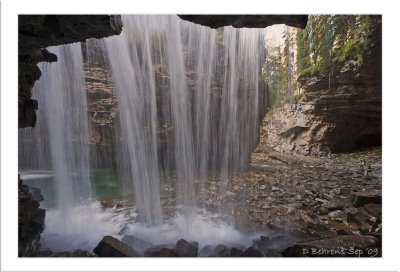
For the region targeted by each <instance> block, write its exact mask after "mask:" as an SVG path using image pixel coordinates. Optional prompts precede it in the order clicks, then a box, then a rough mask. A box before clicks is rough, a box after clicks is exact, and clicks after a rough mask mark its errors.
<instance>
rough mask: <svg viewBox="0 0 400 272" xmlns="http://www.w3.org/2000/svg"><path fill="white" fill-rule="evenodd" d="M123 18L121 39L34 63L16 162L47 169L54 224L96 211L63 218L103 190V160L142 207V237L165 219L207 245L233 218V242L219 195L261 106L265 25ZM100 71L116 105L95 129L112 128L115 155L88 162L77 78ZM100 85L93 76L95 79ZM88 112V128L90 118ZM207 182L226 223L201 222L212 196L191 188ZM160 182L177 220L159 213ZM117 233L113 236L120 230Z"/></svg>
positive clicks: (254, 129)
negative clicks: (30, 122)
mask: <svg viewBox="0 0 400 272" xmlns="http://www.w3.org/2000/svg"><path fill="white" fill-rule="evenodd" d="M122 20H123V25H124V27H123V31H122V33H121V35H119V36H113V37H109V38H104V39H100V40H96V39H90V40H88V41H86V42H85V43H84V44H72V45H65V46H59V47H53V48H50V49H49V50H50V51H51V52H53V53H55V54H56V55H57V56H58V62H56V63H52V64H41V65H40V69H41V70H42V77H41V79H40V80H39V81H38V82H37V83H36V84H35V87H34V91H33V93H34V95H35V97H34V98H35V99H37V100H38V101H39V110H38V123H37V126H36V128H34V129H25V130H24V131H22V132H21V134H20V139H19V144H20V168H33V169H41V170H50V171H53V172H54V179H55V191H56V202H57V207H58V209H59V212H60V214H57V216H54V215H51V216H52V218H53V219H52V221H51V222H49V226H52V227H53V228H58V226H59V224H58V219H57V218H62V219H63V221H64V224H63V225H64V226H67V225H68V223H71V222H72V221H73V220H75V221H76V222H75V223H74V224H79V222H78V221H79V220H80V222H81V223H80V224H87V220H88V218H90V217H91V216H92V215H91V211H92V210H91V209H92V208H95V209H100V208H99V205H96V204H93V203H92V204H91V206H90V205H89V206H85V207H86V208H82V210H80V212H82V213H83V214H84V215H83V214H82V215H78V212H79V211H77V210H75V213H76V215H77V216H76V217H75V218H74V217H73V216H71V215H70V213H71V212H70V211H71V207H74V206H76V205H75V204H77V203H79V202H78V200H80V199H82V200H85V199H88V198H89V197H90V195H91V194H93V196H96V197H98V192H96V190H95V189H96V188H93V192H92V190H91V186H90V175H89V174H90V171H93V172H95V170H96V171H97V169H93V168H96V167H99V165H100V164H97V162H101V167H108V168H112V169H114V168H115V171H117V172H118V176H119V177H120V178H121V179H120V181H119V182H123V183H124V187H123V190H125V191H129V190H132V191H133V192H134V193H132V194H131V197H132V196H133V198H134V199H133V200H134V201H133V202H134V205H135V209H132V213H133V212H135V213H136V214H137V217H136V219H135V220H136V222H139V223H140V224H144V225H145V226H146V227H147V228H148V230H149V231H147V230H146V231H144V232H143V233H147V235H148V236H149V237H150V238H149V239H154V240H156V237H152V235H153V234H151V233H153V232H154V231H155V230H157V228H159V229H169V228H167V227H166V225H165V224H164V223H166V222H167V221H168V220H167V219H169V221H168V222H170V223H171V222H172V224H173V226H174V231H173V233H175V234H174V235H177V236H180V237H191V238H192V239H197V238H196V237H198V236H199V235H202V237H203V240H207V241H214V240H215V241H216V239H217V238H219V237H216V236H215V235H219V236H221V237H222V234H221V233H223V229H227V227H226V226H228V225H230V227H229V228H230V231H232V233H235V234H232V235H233V236H234V237H236V238H237V239H239V236H240V235H239V233H238V232H237V231H236V230H234V229H233V228H232V226H234V224H233V223H234V222H233V214H234V207H233V203H231V202H230V201H228V200H227V197H226V195H227V193H229V192H228V190H229V182H228V181H229V179H230V177H231V176H232V175H233V174H235V173H237V172H239V171H243V170H245V169H246V168H247V167H248V165H249V161H250V155H251V153H252V151H253V149H254V148H255V147H256V145H257V143H258V135H259V126H260V124H261V120H262V117H263V115H264V114H265V112H266V88H265V86H264V85H263V82H262V80H261V73H262V66H263V64H264V61H265V56H264V49H265V48H264V36H263V30H260V29H235V28H232V27H224V28H220V29H210V28H208V27H203V26H200V25H196V24H193V23H190V22H186V21H182V20H181V19H179V17H178V16H172V15H133V16H129V15H126V16H122ZM82 49H83V56H82ZM99 60H101V61H100V62H101V64H99ZM99 65H100V66H101V68H99V67H97V68H96V66H99ZM83 67H85V70H84V69H83ZM95 69H97V70H96V71H102V73H103V74H107V75H108V74H109V75H111V80H112V88H110V89H109V90H108V91H110V92H113V94H112V95H115V97H116V101H117V102H116V105H115V109H112V110H114V112H115V122H113V123H112V125H109V126H108V127H107V124H101V126H103V128H107V129H109V130H110V131H112V134H113V135H114V136H113V137H112V141H111V142H112V145H113V147H112V148H109V149H110V150H111V149H112V150H113V151H112V152H109V153H106V154H107V155H104V156H103V157H102V158H97V157H94V158H91V159H90V156H89V154H92V156H99V155H98V154H100V153H101V152H97V151H98V149H99V148H100V147H99V146H97V145H96V144H93V142H90V141H91V140H90V139H92V138H93V137H91V136H90V134H91V133H90V132H91V131H90V129H89V128H90V126H89V125H88V122H87V121H88V101H87V99H86V93H89V90H88V87H87V85H86V93H85V84H84V83H85V82H84V76H85V77H86V78H88V77H92V79H93V77H95V74H96V73H92V74H90V71H91V70H92V71H94V70H95ZM84 71H85V72H84ZM101 80H103V81H107V80H104V79H101ZM93 82H94V83H93ZM86 83H88V81H86ZM96 84H97V83H96V82H95V81H92V83H91V86H92V87H93V86H97V85H96ZM101 84H103V85H101V86H104V84H106V83H101ZM99 86H100V85H99ZM93 88H94V89H95V88H101V87H93ZM114 92H115V93H114ZM90 99H92V98H89V103H91V100H90ZM91 114H92V112H91ZM96 114H97V113H96ZM90 118H91V126H92V128H93V126H94V124H93V115H90ZM92 131H93V130H92ZM89 143H90V148H91V150H89ZM89 151H90V152H89ZM107 152H108V151H107ZM93 154H94V155H93ZM110 154H113V156H114V157H113V158H111V157H110ZM107 163H108V165H107ZM94 165H95V166H94ZM106 178H108V177H106ZM210 180H213V181H214V180H217V186H218V187H219V190H218V193H217V194H216V195H214V196H213V197H214V199H213V201H214V202H215V204H216V206H217V209H215V210H212V211H211V212H218V213H219V214H221V215H223V216H224V218H225V222H224V223H223V224H222V223H221V224H216V223H215V222H213V223H212V224H211V225H205V226H203V225H202V224H203V223H202V222H203V221H204V218H205V216H203V215H201V216H200V217H199V213H200V212H201V210H204V209H206V208H207V203H206V201H204V200H203V199H199V198H198V193H199V192H200V191H201V190H207V186H209V185H208V184H207V183H208V182H209V181H210ZM95 182H96V181H95V180H94V184H95ZM125 183H126V184H125ZM165 184H168V185H172V186H173V189H172V193H168V194H170V195H168V196H172V197H173V198H174V199H176V207H175V208H176V214H175V215H176V216H175V217H174V216H172V219H171V215H167V214H165V213H164V212H163V208H164V207H163V205H162V203H163V200H165V197H166V194H167V193H166V192H165V191H163V190H162V188H163V186H164V185H165ZM96 194H97V195H96ZM126 195H129V194H126ZM97 204H98V203H97ZM174 204H175V203H174ZM103 216H105V214H103V211H101V212H99V214H98V217H96V219H95V217H93V220H97V219H98V220H99V221H96V222H97V223H96V224H98V225H100V224H105V223H104V222H103V221H104V220H103ZM111 217H112V216H111ZM118 218H119V220H122V219H121V218H124V217H123V216H120V217H118ZM89 220H90V219H89ZM124 220H126V219H124ZM130 222H131V221H130ZM225 224H228V225H225ZM104 226H105V225H104ZM209 226H212V228H213V230H214V231H215V233H211V231H210V230H209V229H208V227H209ZM222 226H224V227H222ZM118 227H119V225H118V226H114V227H113V229H117V228H118ZM105 228H110V226H108V227H105ZM132 229H137V226H132ZM75 230H76V229H75ZM49 231H50V230H49ZM57 231H59V230H52V233H56V232H57ZM62 231H63V232H65V231H67V229H63V230H62ZM114 231H115V230H113V231H112V232H111V231H110V232H111V233H117V234H115V235H119V234H118V233H119V232H118V231H116V232H114ZM77 232H79V228H78V231H77ZM169 232H170V233H172V231H171V230H169ZM101 234H102V235H107V234H109V233H101ZM49 235H50V234H47V236H48V237H49ZM166 235H167V236H168V234H166ZM213 235H214V236H213ZM44 236H46V235H44ZM56 236H57V235H54V237H56ZM88 236H90V237H92V238H90V239H93V240H92V241H91V242H90V243H95V242H96V239H100V238H101V235H100V234H99V236H96V235H94V234H93V233H90V234H89V235H88ZM161 236H162V235H160V237H161ZM205 236H207V238H204V237H205ZM164 238H165V237H164ZM164 238H163V239H164ZM236 238H235V239H236ZM54 239H56V238H54ZM57 239H58V238H57ZM66 239H68V238H66ZM159 239H160V241H161V240H162V239H161V238H159ZM165 239H166V238H165ZM174 239H175V238H174ZM165 241H166V242H169V240H165Z"/></svg>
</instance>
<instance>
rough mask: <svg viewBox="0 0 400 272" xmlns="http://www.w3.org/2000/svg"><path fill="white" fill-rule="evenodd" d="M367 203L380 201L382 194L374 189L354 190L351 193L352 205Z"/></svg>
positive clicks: (358, 205)
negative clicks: (354, 191)
mask: <svg viewBox="0 0 400 272" xmlns="http://www.w3.org/2000/svg"><path fill="white" fill-rule="evenodd" d="M368 203H376V204H381V203H382V195H381V193H379V192H376V191H365V192H356V193H354V194H353V205H354V207H361V206H364V205H365V204H368Z"/></svg>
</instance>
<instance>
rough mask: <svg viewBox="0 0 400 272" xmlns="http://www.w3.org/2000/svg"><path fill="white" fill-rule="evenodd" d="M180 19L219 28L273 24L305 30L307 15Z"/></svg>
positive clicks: (217, 16) (200, 16)
mask: <svg viewBox="0 0 400 272" xmlns="http://www.w3.org/2000/svg"><path fill="white" fill-rule="evenodd" d="M178 16H179V17H180V18H181V19H183V20H187V21H190V22H193V23H195V24H200V25H203V26H208V27H211V28H219V27H223V26H233V27H236V28H240V27H251V28H264V27H267V26H270V25H274V24H285V25H288V26H293V27H300V28H305V27H306V25H307V20H308V15H178Z"/></svg>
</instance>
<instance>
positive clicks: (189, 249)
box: [176, 239, 199, 257]
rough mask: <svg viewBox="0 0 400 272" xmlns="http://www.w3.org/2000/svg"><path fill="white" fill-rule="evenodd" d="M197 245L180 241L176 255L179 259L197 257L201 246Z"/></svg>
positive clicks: (177, 244)
mask: <svg viewBox="0 0 400 272" xmlns="http://www.w3.org/2000/svg"><path fill="white" fill-rule="evenodd" d="M196 244H197V243H196ZM196 244H194V243H189V242H187V241H186V240H184V239H180V240H179V241H178V242H177V243H176V255H177V256H178V257H197V253H198V251H199V245H198V244H197V245H196Z"/></svg>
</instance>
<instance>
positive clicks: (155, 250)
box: [144, 245, 176, 257]
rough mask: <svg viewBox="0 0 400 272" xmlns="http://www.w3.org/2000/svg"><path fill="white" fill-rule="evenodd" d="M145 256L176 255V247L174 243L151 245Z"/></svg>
mask: <svg viewBox="0 0 400 272" xmlns="http://www.w3.org/2000/svg"><path fill="white" fill-rule="evenodd" d="M144 256H145V257H176V249H175V246H173V245H156V246H151V247H149V248H148V249H146V251H145V252H144Z"/></svg>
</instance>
